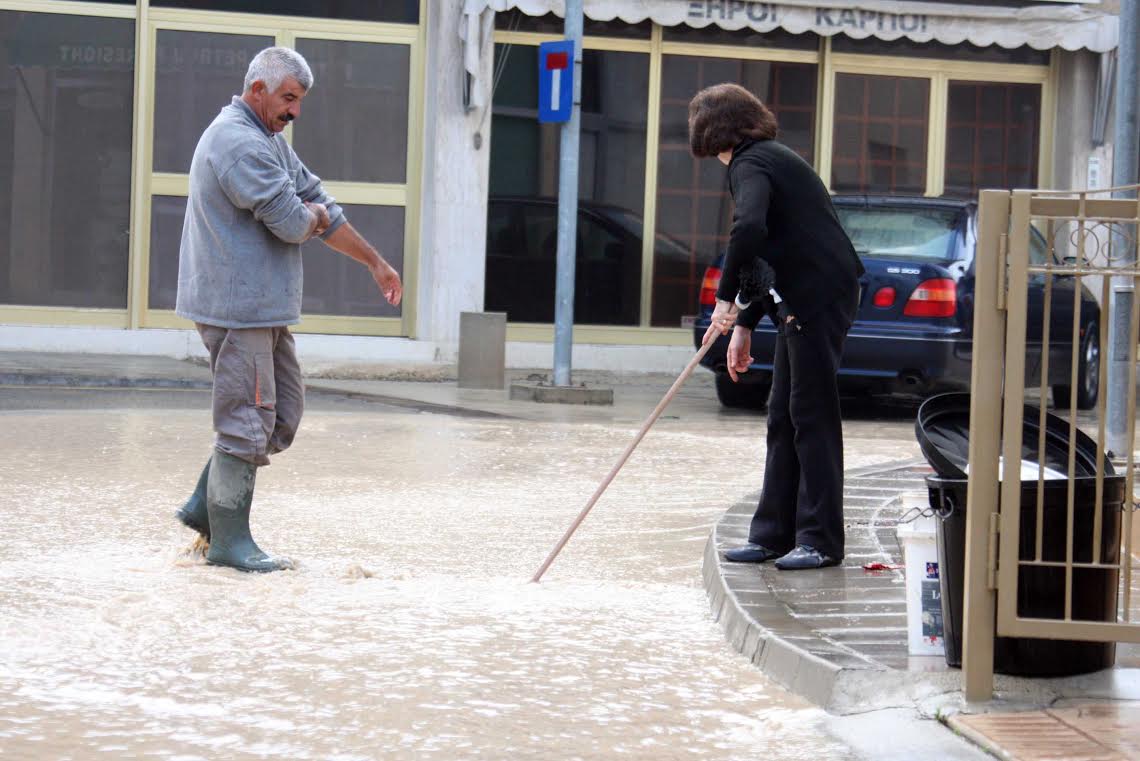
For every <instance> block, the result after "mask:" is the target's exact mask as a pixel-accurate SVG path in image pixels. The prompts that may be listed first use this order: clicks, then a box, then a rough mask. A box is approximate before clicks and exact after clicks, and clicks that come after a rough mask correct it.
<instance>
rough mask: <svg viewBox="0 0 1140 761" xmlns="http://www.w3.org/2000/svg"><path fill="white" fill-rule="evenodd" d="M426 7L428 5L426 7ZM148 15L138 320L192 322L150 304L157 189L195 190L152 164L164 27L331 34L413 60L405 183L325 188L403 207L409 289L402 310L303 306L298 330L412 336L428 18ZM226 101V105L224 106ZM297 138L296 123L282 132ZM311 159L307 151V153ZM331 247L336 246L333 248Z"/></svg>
mask: <svg viewBox="0 0 1140 761" xmlns="http://www.w3.org/2000/svg"><path fill="white" fill-rule="evenodd" d="M421 10H422V9H421ZM144 16H145V20H140V21H139V25H140V26H141V27H145V39H144V40H143V47H140V48H139V49H140V50H141V51H143V52H144V55H137V54H136V56H135V58H136V77H138V78H140V79H142V80H143V84H142V86H141V87H140V88H139V89H141V90H142V91H143V93H144V94H145V104H144V106H143V108H142V109H141V113H140V114H138V115H137V116H138V117H141V122H140V123H139V124H138V128H137V129H136V134H135V140H136V146H137V147H138V162H137V164H138V165H137V166H136V177H135V179H136V186H135V187H136V189H137V193H136V196H135V201H134V206H135V209H134V215H133V222H132V228H133V229H134V230H135V231H136V235H133V236H132V270H131V271H132V284H131V292H132V294H133V298H131V299H130V303H131V304H132V308H131V327H143V328H174V329H187V328H190V327H192V325H191V324H190V323H189V322H188V321H187V320H185V319H183V318H181V317H179V316H178V315H176V314H175V313H174V311H173V310H169V309H151V308H150V306H149V292H148V291H149V288H148V286H149V277H150V256H151V251H150V237H151V231H150V227H151V207H152V199H153V197H154V196H181V197H185V196H186V195H188V193H189V186H190V177H189V174H188V173H178V172H156V171H154V169H153V147H154V146H153V143H154V97H153V96H154V78H155V77H154V73H155V66H156V63H157V44H158V32H159V31H176V32H207V33H214V34H245V35H260V36H267V37H272V38H273V39H274V40H275V42H274V44H276V45H284V46H288V47H295V45H296V43H297V41H298V40H307V39H313V40H331V41H339V42H365V43H379V44H395V45H406V46H407V47H408V48H409V67H408V117H407V119H408V145H407V159H406V167H407V169H406V174H405V181H404V182H402V183H392V182H388V183H380V182H340V181H324V182H323V184H324V186H325V189H326V190H328V192H329V193H330V194H331V195H332V196H334V197H335V198H336V199H337V201H338V202H340V203H344V204H355V205H364V206H395V207H400V208H403V209H404V250H403V262H404V271H403V272H402V273H401V274H402V278H403V281H404V292H405V294H407V295H408V298H407V299H405V300H404V301H403V304H402V305H401V306H402V309H401V312H400V316H399V317H356V316H347V315H322V314H304V315H302V317H301V322H300V323H299V324H297V325H296V326H294V327H293V330H294V332H298V333H328V334H336V335H363V336H409V335H412V334H413V332H414V325H415V293H416V288H415V282H416V269H417V264H418V255H417V252H418V250H419V235H418V228H419V222H418V220H419V214H418V203H417V201H418V198H419V195H420V194H419V185H420V180H419V175H420V172H421V166H422V153H421V145H420V143H421V137H420V135H421V133H422V129H421V125H422V112H423V86H422V81H423V57H422V51H423V47H424V45H423V25H422V24H420V25H411V24H390V23H380V22H363V21H343V20H329V19H317V18H302V17H296V16H273V15H268V14H266V15H263V14H246V13H227V12H222V11H197V10H185V9H175V8H148V9H147V12H146V13H145V14H144ZM221 105H224V104H220V105H219V108H220V107H221ZM283 134H284V136H285V139H286V141H288V142H289V143H290V144H291V143H292V142H293V127H292V126H289V127H287V128H286V129H285V132H284V133H283ZM301 158H302V160H304V157H301ZM329 254H330V255H338V254H335V253H334V252H333V251H332V250H331V249H330V250H329Z"/></svg>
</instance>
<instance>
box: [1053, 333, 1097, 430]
mask: <svg viewBox="0 0 1140 761" xmlns="http://www.w3.org/2000/svg"><path fill="white" fill-rule="evenodd" d="M1099 393H1100V335H1099V333H1097V327H1096V324H1095V323H1091V324H1089V325H1088V326H1087V327H1086V328H1085V337H1084V340H1082V341H1081V356H1080V359H1079V361H1078V362H1077V409H1078V410H1091V409H1092V408H1093V407H1095V406H1096V400H1097V395H1098V394H1099ZM1071 403H1072V387H1071V386H1067V385H1066V386H1054V387H1053V406H1054V407H1058V408H1063V407H1068V406H1069V405H1070V404H1071Z"/></svg>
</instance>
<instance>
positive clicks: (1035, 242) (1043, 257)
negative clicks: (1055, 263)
mask: <svg viewBox="0 0 1140 761" xmlns="http://www.w3.org/2000/svg"><path fill="white" fill-rule="evenodd" d="M1048 261H1049V244H1048V243H1046V242H1045V238H1044V236H1042V235H1041V233H1039V232H1037V228H1036V227H1030V228H1029V262H1030V263H1031V264H1046V263H1047V262H1048Z"/></svg>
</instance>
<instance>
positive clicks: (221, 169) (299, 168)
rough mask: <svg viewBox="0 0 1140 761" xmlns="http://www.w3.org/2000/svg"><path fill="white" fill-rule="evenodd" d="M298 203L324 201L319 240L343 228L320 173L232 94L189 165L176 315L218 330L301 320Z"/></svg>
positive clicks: (306, 220) (308, 219) (302, 213)
mask: <svg viewBox="0 0 1140 761" xmlns="http://www.w3.org/2000/svg"><path fill="white" fill-rule="evenodd" d="M305 201H310V202H316V203H323V204H325V206H327V207H328V211H329V218H330V220H331V221H332V224H331V225H330V226H329V228H328V230H326V231H325V233H324V234H323V236H322V237H327V236H328V235H330V234H331V233H332V232H333V231H334V230H336V229H337V228H338V227H340V226H341V225H342V224H344V222H345V218H344V211H343V210H342V209H341V208H340V206H338V205H337V204H336V202H335V201H333V199H332V197H331V196H329V195H328V193H326V192H325V190H324V188H323V187H321V180H320V178H319V177H317V176H316V175H315V174H313V173H312V172H310V171H309V170H308V169H306V168H305V165H304V164H302V163H301V160H300V159H299V158H297V154H296V153H294V152H293V149H292V148H291V147H290V146H289V144H288V143H286V142H285V138H283V137H282V136H281V135H280V134H274V133H271V132H270V131H269V130H268V129H266V127H265V125H264V124H263V123H262V122H261V120H260V119H258V118H257V115H256V114H254V112H253V110H252V109H251V108H250V107H249V106H247V105H246V104H245V102H244V101H242V99H241V98H239V97H236V96H235V97H234V99H233V101H232V102H231V103H230V105H228V106H226V107H225V108H223V109H222V111H221V113H219V114H218V116H217V118H216V119H214V121H213V122H212V123H211V124H210V126H209V127H207V128H206V131H205V132H203V133H202V137H201V138H200V139H199V140H198V147H197V148H195V149H194V159H193V160H192V161H191V162H190V196H189V198H187V200H186V220H185V222H184V223H183V225H182V246H181V249H180V251H179V255H178V299H177V302H176V303H175V311H176V312H177V313H178V314H179V315H180V316H181V317H185V318H187V319H189V320H193V321H194V322H204V323H206V324H207V325H217V326H218V327H223V328H259V327H267V326H275V325H292V324H295V323H297V322H299V321H300V319H301V287H302V272H301V243H303V242H304V241H305V237H306V233H308V231H309V226H310V224H311V223H312V214H311V213H310V212H309V211H308V210H307V209H306V208H305V206H304V203H303V202H305Z"/></svg>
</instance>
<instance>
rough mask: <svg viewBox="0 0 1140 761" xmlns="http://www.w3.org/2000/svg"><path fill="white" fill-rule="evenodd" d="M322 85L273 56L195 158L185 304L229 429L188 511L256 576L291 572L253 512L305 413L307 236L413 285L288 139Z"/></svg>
mask: <svg viewBox="0 0 1140 761" xmlns="http://www.w3.org/2000/svg"><path fill="white" fill-rule="evenodd" d="M312 86H313V74H312V72H311V71H310V69H309V65H308V63H306V62H305V59H304V58H303V57H302V56H301V55H300V54H299V53H297V52H296V51H294V50H291V49H289V48H281V47H273V48H266V49H265V50H262V51H261V52H260V53H258V54H257V55H256V56H255V57H254V58H253V60H252V61H251V62H250V64H249V70H248V71H247V73H246V75H245V89H244V91H243V93H242V95H241V96H240V97H238V96H235V97H234V98H233V101H232V102H231V103H230V104H229V105H228V106H226V107H225V108H223V109H222V111H221V113H219V114H218V116H217V118H216V119H214V121H213V123H212V124H210V126H209V127H207V128H206V131H205V132H203V133H202V137H201V138H200V139H199V141H198V147H197V148H195V150H194V159H193V161H192V162H191V164H190V194H189V197H188V198H187V203H186V220H185V223H184V225H183V228H182V246H181V250H180V253H179V260H178V300H177V304H176V306H175V311H176V312H177V313H178V314H179V315H180V316H182V317H185V318H187V319H190V320H193V321H194V323H195V325H196V327H197V328H198V333H199V334H200V335H201V336H202V341H203V342H204V343H205V345H206V349H207V350H208V351H209V353H210V369H211V370H212V371H213V375H214V390H213V417H214V430H215V431H216V433H217V436H216V440H215V444H214V451H213V453H212V455H211V457H210V460H209V461H208V462H207V463H206V467H205V469H204V470H203V471H202V475H201V477H200V478H199V479H198V485H197V488H196V489H195V491H194V494H193V495H192V496H191V497H190V500H189V501H188V502H187V503H186V504H185V505H184V506H183V507H182V508H181V509H180V510H179V511H178V513H177V516H178V518H179V520H181V521H182V522H183V523H184V524H185V525H187V526H188V527H190V528H192V529H194V530H195V531H197V532H199V533H200V534H201V535H202V536H203V537H204V538H205V539H206V540H207V541H208V542H209V543H210V548H209V551H208V552H207V554H206V560H207V561H208V562H209V563H211V564H214V565H224V566H230V567H232V568H238V569H240V570H243V571H276V570H280V569H282V568H287V567H289V563H288V561H286V560H284V559H281V558H274V557H270V556H268V555H266V554H265V553H264V552H262V551H261V549H260V548H259V547H258V546H257V544H256V543H254V541H253V537H252V536H251V535H250V531H249V510H250V505H251V502H252V500H253V487H254V481H255V479H256V475H257V468H258V466H261V465H268V464H269V456H270V455H272V454H276V453H278V452H281V451H283V450H285V449H286V448H288V447H289V445H290V444H291V443H292V442H293V436H294V435H295V434H296V432H297V426H298V425H299V423H300V421H301V413H302V411H303V408H304V394H305V389H304V384H303V383H302V379H301V369H300V366H299V365H298V363H297V355H296V353H295V350H294V344H293V336H292V335H291V334H290V333H289V328H288V326H289V325H294V324H296V323H297V322H299V321H300V319H301V282H302V275H301V244H302V243H304V242H305V241H306V240H308V239H310V238H312V237H313V236H319V237H320V238H321V240H323V241H324V243H325V244H326V245H328V246H329V247H331V248H333V249H335V250H337V251H339V252H341V253H343V254H346V255H348V256H350V257H352V258H353V259H355V260H356V261H358V262H360V263H361V264H363V265H364V266H365V267H367V268H368V271H369V273H370V274H371V275H372V279H373V280H374V281H375V282H376V285H377V287H378V288H379V289H380V292H381V293H382V294H383V296H384V298H385V299H387V301H388V302H389V303H390V304H393V305H396V304H399V303H400V297H401V294H402V291H403V286H402V284H401V282H400V276H399V274H397V273H396V271H395V270H394V269H392V267H391V266H390V265H389V264H388V263H387V262H386V261H384V258H383V257H382V256H380V254H378V253H377V252H376V249H374V248H373V247H372V246H370V245H369V244H368V242H367V241H365V240H364V238H362V237H361V236H360V234H359V233H357V232H356V230H355V229H353V227H352V225H350V224H349V223H348V221H347V220H346V219H345V216H344V211H343V210H342V209H341V208H340V206H338V205H337V204H336V202H335V201H334V200H333V199H332V197H330V196H329V195H328V193H326V192H325V190H324V188H323V187H322V186H321V181H320V178H318V177H317V176H316V175H314V174H312V173H311V172H309V170H308V169H306V168H305V165H304V164H302V163H301V160H300V159H298V158H297V154H296V153H294V152H293V149H292V148H291V147H290V146H289V144H288V143H287V142H286V141H285V139H284V137H283V136H282V135H281V132H282V130H284V129H285V127H286V126H287V125H288V124H289V122H291V121H293V120H294V119H296V118H297V117H298V116H299V115H300V113H301V101H302V100H303V99H304V97H305V95H306V93H308V91H309V90H310V89H311V88H312Z"/></svg>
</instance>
